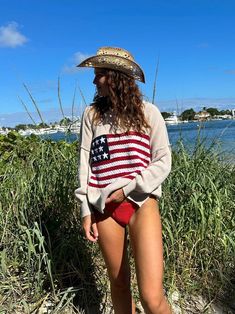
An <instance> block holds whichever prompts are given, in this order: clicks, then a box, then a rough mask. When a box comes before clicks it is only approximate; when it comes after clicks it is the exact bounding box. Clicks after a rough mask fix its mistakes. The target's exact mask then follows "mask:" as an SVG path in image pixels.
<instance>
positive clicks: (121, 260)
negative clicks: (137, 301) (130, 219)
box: [97, 217, 135, 314]
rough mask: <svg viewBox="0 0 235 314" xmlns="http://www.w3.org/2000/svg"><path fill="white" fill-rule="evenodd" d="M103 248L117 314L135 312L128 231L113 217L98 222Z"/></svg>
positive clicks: (100, 241) (131, 313)
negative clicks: (131, 287)
mask: <svg viewBox="0 0 235 314" xmlns="http://www.w3.org/2000/svg"><path fill="white" fill-rule="evenodd" d="M97 228H98V232H99V246H100V248H101V251H102V254H103V257H104V260H105V263H106V266H107V270H108V275H109V279H110V283H111V295H112V301H113V307H114V311H115V314H135V305H134V302H133V300H132V297H131V290H130V267H129V262H128V256H127V241H126V231H125V229H124V228H123V227H121V226H120V225H119V224H118V223H116V221H115V220H113V218H111V217H109V218H107V219H105V220H103V221H100V222H97Z"/></svg>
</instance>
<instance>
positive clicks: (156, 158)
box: [123, 104, 171, 196]
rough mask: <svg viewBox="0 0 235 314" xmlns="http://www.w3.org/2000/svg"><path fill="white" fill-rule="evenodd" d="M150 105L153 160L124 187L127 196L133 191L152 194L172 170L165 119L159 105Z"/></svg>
mask: <svg viewBox="0 0 235 314" xmlns="http://www.w3.org/2000/svg"><path fill="white" fill-rule="evenodd" d="M149 106H151V111H150V116H149V124H150V127H151V129H150V147H151V162H150V164H149V165H148V167H147V168H145V169H144V170H142V171H141V172H140V173H139V174H137V176H136V177H135V178H134V179H133V180H132V181H130V183H129V184H128V185H126V186H125V187H124V188H123V191H124V194H125V196H128V195H129V194H130V193H131V192H137V193H142V194H145V195H148V194H151V193H152V192H153V191H154V190H156V189H157V188H158V187H159V186H160V185H161V184H162V183H163V181H164V180H165V179H166V177H167V176H168V174H169V173H170V170H171V149H170V144H169V139H168V135H167V129H166V125H165V121H164V119H163V117H162V115H161V113H160V111H159V110H158V109H157V107H155V106H154V105H151V104H149Z"/></svg>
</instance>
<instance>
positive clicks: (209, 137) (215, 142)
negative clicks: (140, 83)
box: [42, 120, 235, 160]
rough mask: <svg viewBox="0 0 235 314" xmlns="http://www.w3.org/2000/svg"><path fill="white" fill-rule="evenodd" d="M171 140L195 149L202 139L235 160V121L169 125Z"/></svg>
mask: <svg viewBox="0 0 235 314" xmlns="http://www.w3.org/2000/svg"><path fill="white" fill-rule="evenodd" d="M167 130H168V135H169V140H170V143H171V145H172V147H174V146H175V145H177V142H178V141H179V140H181V141H182V142H183V143H184V145H185V146H186V147H189V148H190V147H191V148H193V147H195V144H196V142H197V141H198V139H199V138H200V141H203V143H204V144H205V146H206V147H212V148H213V149H216V150H218V151H219V152H220V153H221V154H223V153H224V154H226V155H227V156H230V157H231V158H232V159H233V160H235V120H211V121H205V122H199V121H196V122H188V123H180V124H175V125H167ZM42 137H43V138H45V139H51V140H54V141H58V140H66V141H68V142H73V141H75V140H76V139H79V134H73V133H71V134H65V133H62V132H58V133H55V134H49V135H43V136H42Z"/></svg>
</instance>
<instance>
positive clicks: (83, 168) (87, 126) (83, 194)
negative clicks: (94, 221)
mask: <svg viewBox="0 0 235 314" xmlns="http://www.w3.org/2000/svg"><path fill="white" fill-rule="evenodd" d="M91 141H92V128H91V121H90V118H89V107H88V108H86V110H85V111H84V113H83V116H82V121H81V128H80V158H79V169H78V178H79V183H80V187H79V188H78V189H76V191H75V195H76V197H77V198H78V199H79V201H80V203H81V217H85V216H87V215H90V214H91V212H92V209H91V206H90V204H89V202H88V198H87V184H88V179H89V174H90V163H89V157H90V145H91Z"/></svg>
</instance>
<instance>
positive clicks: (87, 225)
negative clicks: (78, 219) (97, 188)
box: [82, 214, 98, 242]
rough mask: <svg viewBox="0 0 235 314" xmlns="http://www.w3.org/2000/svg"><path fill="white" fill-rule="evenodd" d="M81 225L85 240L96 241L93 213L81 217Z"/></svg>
mask: <svg viewBox="0 0 235 314" xmlns="http://www.w3.org/2000/svg"><path fill="white" fill-rule="evenodd" d="M82 227H83V229H84V232H85V236H86V238H87V240H89V241H91V242H96V241H97V240H98V229H97V225H96V222H95V217H94V215H93V214H91V215H88V216H85V217H83V218H82Z"/></svg>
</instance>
